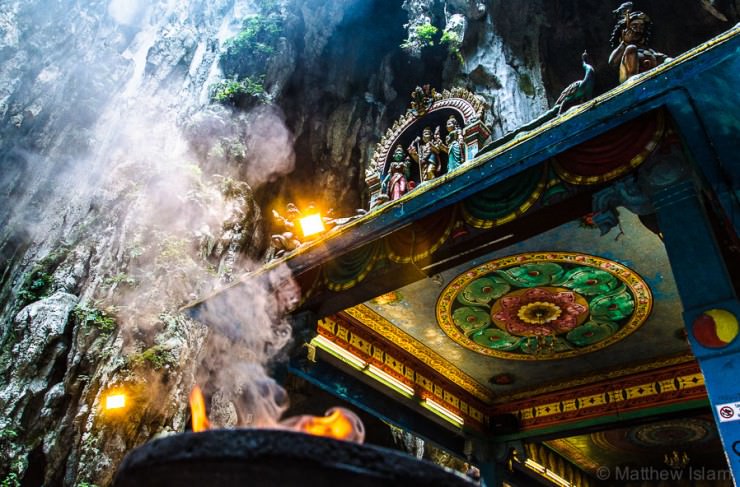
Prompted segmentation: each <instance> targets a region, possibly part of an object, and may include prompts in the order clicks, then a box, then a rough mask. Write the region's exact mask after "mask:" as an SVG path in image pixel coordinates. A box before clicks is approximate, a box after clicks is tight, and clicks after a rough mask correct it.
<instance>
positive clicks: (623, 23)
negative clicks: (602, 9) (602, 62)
mask: <svg viewBox="0 0 740 487" xmlns="http://www.w3.org/2000/svg"><path fill="white" fill-rule="evenodd" d="M614 14H615V15H617V16H618V17H621V18H620V20H619V21H618V22H617V25H616V26H615V27H614V32H613V33H612V38H611V44H612V47H613V48H614V50H613V51H612V53H611V55H610V56H609V64H610V65H611V66H613V67H615V68H617V67H618V68H619V82H620V83H624V82H625V81H627V80H628V79H629V78H630V77H632V76H634V75H636V74H639V73H643V72H645V71H647V70H649V69H652V68H654V67H656V66H658V65H659V64H662V63H664V62H665V61H666V60H668V59H669V58H668V56H666V55H665V54H662V53H660V52H657V51H654V50H653V49H651V48H650V47H648V43H649V42H650V34H651V30H652V26H653V22H652V21H651V20H650V17H648V15H647V14H645V13H644V12H633V11H632V2H625V3H623V4H622V5H621V6H620V7H619V8H618V9H617V10H615V11H614Z"/></svg>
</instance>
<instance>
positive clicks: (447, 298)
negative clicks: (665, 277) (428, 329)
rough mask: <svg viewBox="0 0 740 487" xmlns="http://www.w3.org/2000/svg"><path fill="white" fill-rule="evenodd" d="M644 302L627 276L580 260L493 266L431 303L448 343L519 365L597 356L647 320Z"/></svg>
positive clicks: (569, 256) (535, 259) (623, 270)
mask: <svg viewBox="0 0 740 487" xmlns="http://www.w3.org/2000/svg"><path fill="white" fill-rule="evenodd" d="M651 308H652V296H651V295H650V289H649V288H648V286H647V284H645V282H644V281H643V280H642V279H641V278H640V276H639V275H637V274H636V273H635V272H634V271H632V270H630V269H629V268H627V267H625V266H623V265H621V264H619V263H617V262H613V261H609V260H606V259H602V258H600V257H595V256H590V255H586V254H573V253H565V252H559V253H544V252H543V253H534V254H519V255H515V256H511V257H505V258H502V259H497V260H494V261H491V262H488V263H486V264H483V265H481V266H478V267H476V268H474V269H471V270H469V271H467V272H465V273H463V274H461V275H460V276H458V277H457V278H455V279H453V280H452V282H450V284H449V285H448V286H447V287H446V288H445V290H444V291H443V292H442V295H441V296H440V298H439V301H438V302H437V319H438V321H439V323H440V326H441V327H442V329H443V330H444V331H445V333H447V334H448V335H449V336H450V337H451V338H452V339H453V340H455V341H457V342H458V343H460V344H461V345H463V346H465V347H467V348H470V349H472V350H474V351H476V352H479V353H483V354H486V355H492V356H498V357H503V358H511V359H519V360H537V359H553V358H565V357H570V356H575V355H580V354H583V353H588V352H592V351H594V350H598V349H601V348H604V347H606V346H608V345H610V344H612V343H614V342H616V341H618V340H621V339H622V338H624V337H625V336H627V335H628V334H629V333H632V332H633V331H634V330H635V329H637V328H638V327H639V326H640V325H641V324H642V323H644V321H645V320H646V319H647V317H648V315H649V314H650V310H651Z"/></svg>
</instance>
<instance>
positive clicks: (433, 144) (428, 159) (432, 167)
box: [407, 127, 442, 183]
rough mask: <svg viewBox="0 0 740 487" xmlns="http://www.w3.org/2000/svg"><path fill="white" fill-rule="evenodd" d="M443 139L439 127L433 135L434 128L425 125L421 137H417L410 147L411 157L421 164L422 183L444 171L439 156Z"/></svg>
mask: <svg viewBox="0 0 740 487" xmlns="http://www.w3.org/2000/svg"><path fill="white" fill-rule="evenodd" d="M441 146H442V139H441V137H440V136H439V127H437V131H436V136H432V129H431V128H430V127H424V130H423V131H422V133H421V138H419V137H416V139H414V141H413V142H412V143H411V145H409V147H408V149H407V150H408V153H409V155H410V156H411V158H412V159H413V160H414V161H416V163H417V164H419V170H420V171H421V181H422V183H424V182H426V181H429V180H432V179H434V178H436V177H437V176H438V175H439V174H440V173H441V172H442V162H441V160H440V157H439V153H440V151H442V147H441Z"/></svg>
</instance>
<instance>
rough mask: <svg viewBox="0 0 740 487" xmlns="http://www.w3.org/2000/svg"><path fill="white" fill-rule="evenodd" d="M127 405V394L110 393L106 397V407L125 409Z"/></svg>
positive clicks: (108, 408)
mask: <svg viewBox="0 0 740 487" xmlns="http://www.w3.org/2000/svg"><path fill="white" fill-rule="evenodd" d="M124 407H126V395H125V394H110V395H108V396H107V397H106V398H105V409H107V410H111V409H123V408H124Z"/></svg>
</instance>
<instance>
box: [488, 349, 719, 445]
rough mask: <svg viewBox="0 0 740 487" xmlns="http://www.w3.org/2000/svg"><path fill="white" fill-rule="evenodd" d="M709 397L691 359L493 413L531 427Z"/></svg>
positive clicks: (528, 401) (548, 396)
mask: <svg viewBox="0 0 740 487" xmlns="http://www.w3.org/2000/svg"><path fill="white" fill-rule="evenodd" d="M706 397H707V392H706V389H705V388H704V376H703V375H702V373H701V370H700V369H699V365H698V364H697V363H695V362H692V363H686V364H682V365H678V366H674V367H668V368H665V369H661V370H657V371H650V372H647V373H641V374H637V375H633V376H629V377H623V378H621V379H619V380H606V381H604V380H602V381H601V382H600V383H598V384H593V385H589V386H585V387H580V388H578V389H576V390H568V391H562V392H558V393H554V394H549V395H544V396H538V397H535V398H532V399H528V400H524V401H514V402H510V403H508V404H505V405H501V406H499V407H498V408H496V409H495V410H494V411H493V414H514V415H515V416H516V417H517V419H518V420H519V425H520V428H521V430H522V431H528V430H534V429H541V428H546V427H552V426H560V425H563V424H566V423H573V422H577V421H578V422H580V421H584V420H588V419H594V418H597V417H601V416H609V415H615V414H622V413H626V412H629V411H636V410H640V409H645V408H648V407H658V406H667V405H670V404H675V403H680V402H687V401H691V400H696V399H706Z"/></svg>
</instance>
